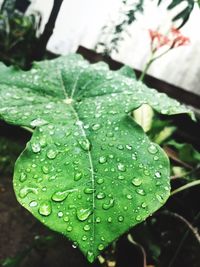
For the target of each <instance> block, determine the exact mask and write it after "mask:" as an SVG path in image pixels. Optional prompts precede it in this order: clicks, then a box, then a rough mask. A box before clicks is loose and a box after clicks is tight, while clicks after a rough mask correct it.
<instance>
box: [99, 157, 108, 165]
mask: <svg viewBox="0 0 200 267" xmlns="http://www.w3.org/2000/svg"><path fill="white" fill-rule="evenodd" d="M106 161H107V159H106V157H104V156H101V157H100V158H99V163H101V164H103V163H106Z"/></svg>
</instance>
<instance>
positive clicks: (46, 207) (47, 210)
mask: <svg viewBox="0 0 200 267" xmlns="http://www.w3.org/2000/svg"><path fill="white" fill-rule="evenodd" d="M39 213H40V214H41V215H43V216H49V215H50V214H51V203H50V202H49V201H44V202H42V203H41V204H40V207H39Z"/></svg>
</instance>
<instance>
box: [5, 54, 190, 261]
mask: <svg viewBox="0 0 200 267" xmlns="http://www.w3.org/2000/svg"><path fill="white" fill-rule="evenodd" d="M146 103H147V104H148V105H150V106H151V107H152V108H154V109H155V110H157V111H158V112H161V113H162V114H168V115H170V114H179V113H190V114H191V115H192V113H191V112H190V111H189V110H188V109H187V108H186V107H184V106H181V105H180V104H179V103H178V102H177V101H175V100H172V99H170V98H168V97H167V96H166V95H165V94H160V93H158V92H156V91H155V90H152V89H149V88H147V87H146V86H145V85H143V84H142V83H141V82H137V81H136V80H134V79H130V78H128V77H126V76H124V75H121V74H120V73H118V72H113V71H109V70H108V67H107V65H105V64H102V63H100V64H94V65H90V64H89V63H88V62H87V61H85V60H83V59H82V58H81V57H80V56H78V55H69V56H67V57H60V58H58V59H55V60H52V61H43V62H40V63H35V64H34V66H33V68H32V70H30V71H28V72H23V71H19V70H16V69H15V68H13V67H10V68H7V67H5V66H4V65H0V116H1V118H2V119H4V120H5V121H6V122H8V123H10V124H15V125H20V126H26V127H30V128H32V129H35V130H34V132H33V135H32V138H31V140H30V142H28V144H27V146H26V149H25V150H24V151H23V153H22V154H21V156H20V157H19V158H18V160H17V162H16V165H15V174H14V189H15V192H16V196H17V199H18V201H19V202H20V203H21V204H22V205H23V206H24V207H25V208H26V209H28V210H29V211H30V212H31V213H32V214H33V215H34V216H35V217H36V218H37V219H38V220H40V221H41V222H42V223H43V224H45V225H46V226H48V227H49V228H51V229H53V230H55V231H58V232H60V233H62V234H63V235H65V236H66V237H68V238H69V239H70V240H72V241H74V242H76V245H77V246H78V247H79V248H80V249H81V250H82V251H83V253H84V254H85V255H86V256H87V258H88V260H89V261H91V262H92V261H94V259H95V258H96V256H97V255H98V254H99V253H101V251H102V249H104V248H106V247H107V246H108V245H109V244H110V243H111V242H112V241H113V240H115V239H116V238H118V237H119V236H120V235H121V234H123V233H124V232H126V231H127V230H128V229H129V228H131V227H133V226H134V225H136V224H138V223H140V222H141V221H143V220H145V219H146V218H147V217H148V216H149V215H151V214H152V213H153V212H154V211H156V210H157V209H158V208H160V207H161V206H162V205H163V204H164V203H165V201H166V200H167V198H168V197H169V194H170V185H169V160H168V158H167V156H166V154H165V153H164V152H163V150H162V149H161V148H160V147H159V146H158V145H156V144H153V143H151V142H150V140H149V139H148V137H147V136H146V135H145V133H144V131H143V130H142V128H141V127H140V126H139V125H138V124H137V123H136V122H135V121H134V120H133V119H132V118H131V116H130V114H131V112H132V111H133V110H135V109H137V108H138V107H140V106H141V105H142V104H146ZM155 158H156V160H155Z"/></svg>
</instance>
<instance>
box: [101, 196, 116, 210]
mask: <svg viewBox="0 0 200 267" xmlns="http://www.w3.org/2000/svg"><path fill="white" fill-rule="evenodd" d="M113 206H114V199H113V198H112V199H110V200H109V202H107V203H104V204H103V205H102V208H103V209H104V210H108V209H110V208H112V207H113Z"/></svg>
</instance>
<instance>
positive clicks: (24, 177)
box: [19, 172, 27, 183]
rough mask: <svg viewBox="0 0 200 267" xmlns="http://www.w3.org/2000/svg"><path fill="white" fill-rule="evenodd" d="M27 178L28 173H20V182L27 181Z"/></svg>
mask: <svg viewBox="0 0 200 267" xmlns="http://www.w3.org/2000/svg"><path fill="white" fill-rule="evenodd" d="M26 179H27V175H26V173H24V172H22V173H21V175H20V178H19V180H20V182H22V183H23V182H25V181H26Z"/></svg>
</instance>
